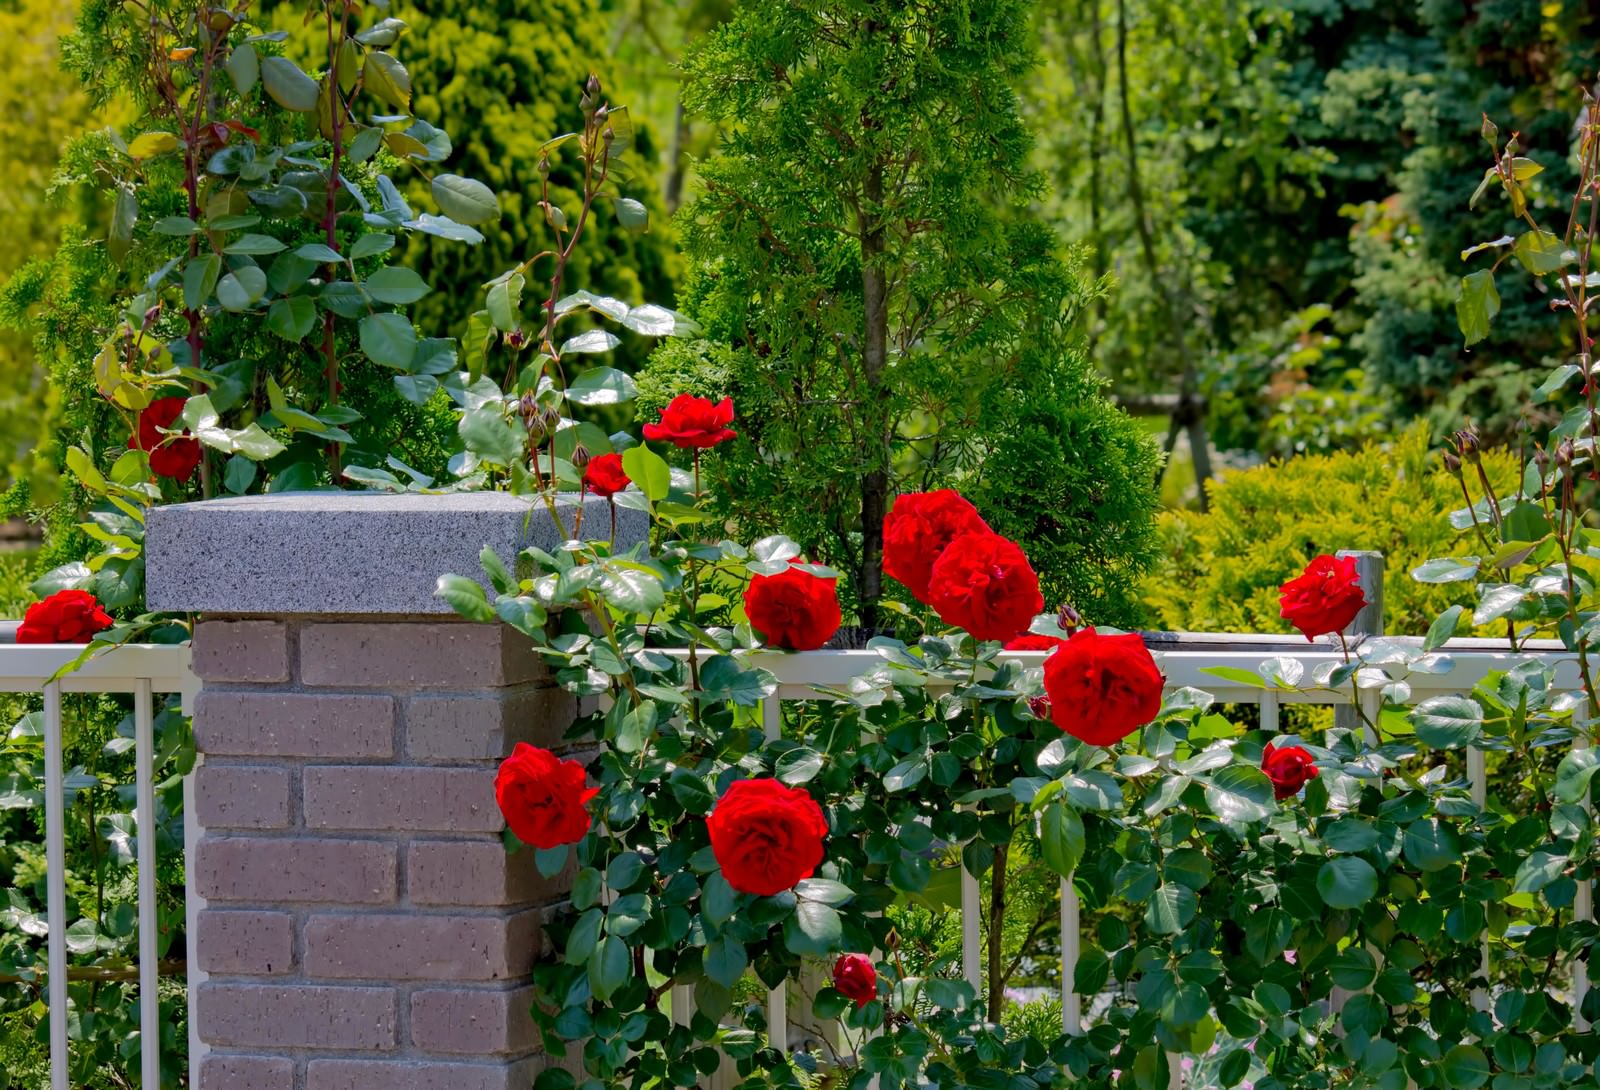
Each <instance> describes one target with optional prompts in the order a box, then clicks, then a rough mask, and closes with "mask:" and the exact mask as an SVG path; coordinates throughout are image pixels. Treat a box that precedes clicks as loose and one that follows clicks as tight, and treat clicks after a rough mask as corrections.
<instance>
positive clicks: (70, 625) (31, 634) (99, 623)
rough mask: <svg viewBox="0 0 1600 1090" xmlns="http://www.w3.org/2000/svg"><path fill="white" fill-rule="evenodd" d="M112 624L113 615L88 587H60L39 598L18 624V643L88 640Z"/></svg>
mask: <svg viewBox="0 0 1600 1090" xmlns="http://www.w3.org/2000/svg"><path fill="white" fill-rule="evenodd" d="M110 627H111V616H110V614H108V613H106V611H105V610H103V609H101V608H100V602H99V600H98V599H96V598H95V596H94V595H92V594H90V593H89V592H88V591H86V590H58V591H56V592H55V593H54V594H52V595H51V596H50V597H48V598H46V599H45V600H44V601H42V602H35V603H33V605H31V606H29V607H28V611H27V612H26V613H24V614H23V616H22V623H21V624H20V625H18V626H17V642H18V643H88V642H89V638H90V637H91V636H93V635H94V634H95V633H96V632H100V631H102V630H104V629H107V628H110Z"/></svg>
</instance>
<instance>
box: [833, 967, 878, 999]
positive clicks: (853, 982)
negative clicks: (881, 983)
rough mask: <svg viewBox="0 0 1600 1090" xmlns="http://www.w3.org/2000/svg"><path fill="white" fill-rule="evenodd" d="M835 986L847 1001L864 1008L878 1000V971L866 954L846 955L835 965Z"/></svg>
mask: <svg viewBox="0 0 1600 1090" xmlns="http://www.w3.org/2000/svg"><path fill="white" fill-rule="evenodd" d="M833 986H834V988H835V989H836V990H837V991H838V992H839V994H841V995H843V996H844V997H845V998H846V999H854V1000H855V1001H856V1006H858V1007H864V1006H866V1005H867V1004H868V1003H871V1002H872V1001H873V1000H874V999H876V998H878V970H877V969H876V968H874V967H873V965H872V959H871V958H869V957H867V955H865V954H846V955H844V956H843V957H841V958H840V959H839V960H838V961H836V962H834V963H833Z"/></svg>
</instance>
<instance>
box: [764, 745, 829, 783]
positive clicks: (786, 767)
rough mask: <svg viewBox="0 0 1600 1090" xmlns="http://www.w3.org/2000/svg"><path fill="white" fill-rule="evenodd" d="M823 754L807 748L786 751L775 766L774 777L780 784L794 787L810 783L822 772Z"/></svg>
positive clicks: (801, 747) (798, 747)
mask: <svg viewBox="0 0 1600 1090" xmlns="http://www.w3.org/2000/svg"><path fill="white" fill-rule="evenodd" d="M822 760H823V758H822V754H820V753H818V752H817V751H816V750H814V749H810V748H808V747H806V746H796V747H795V748H794V749H791V750H786V751H785V752H784V753H783V755H782V756H781V757H779V758H778V760H777V761H776V762H775V763H774V765H773V769H772V771H773V775H775V776H777V778H778V780H779V782H780V783H785V784H788V785H789V786H790V787H794V786H795V785H797V784H802V783H809V782H810V781H812V780H814V779H816V778H817V775H818V774H819V773H820V772H821V771H822Z"/></svg>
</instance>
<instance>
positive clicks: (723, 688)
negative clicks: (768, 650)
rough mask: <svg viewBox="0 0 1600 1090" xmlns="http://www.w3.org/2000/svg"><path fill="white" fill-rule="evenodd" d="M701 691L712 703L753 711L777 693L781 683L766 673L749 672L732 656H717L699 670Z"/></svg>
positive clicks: (762, 671)
mask: <svg viewBox="0 0 1600 1090" xmlns="http://www.w3.org/2000/svg"><path fill="white" fill-rule="evenodd" d="M700 689H701V691H702V692H703V693H704V694H705V695H706V697H707V698H709V699H711V700H731V701H733V703H735V704H738V705H740V706H741V707H746V708H753V707H755V705H757V704H758V703H760V702H761V701H762V700H764V699H766V698H767V697H769V696H771V695H772V694H773V693H775V692H777V691H778V683H777V681H776V680H775V679H774V678H773V676H772V675H771V674H769V673H768V672H767V671H765V670H747V669H745V668H744V667H742V666H740V665H739V661H738V660H737V659H735V658H733V657H732V656H731V655H717V656H716V657H714V658H711V659H708V660H706V662H705V664H704V665H702V666H701V667H700Z"/></svg>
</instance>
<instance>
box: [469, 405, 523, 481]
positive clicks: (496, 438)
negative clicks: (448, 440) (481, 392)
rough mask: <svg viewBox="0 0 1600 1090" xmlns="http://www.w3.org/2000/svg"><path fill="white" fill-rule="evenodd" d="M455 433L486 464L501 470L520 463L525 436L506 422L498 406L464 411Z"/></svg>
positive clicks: (520, 429)
mask: <svg viewBox="0 0 1600 1090" xmlns="http://www.w3.org/2000/svg"><path fill="white" fill-rule="evenodd" d="M459 431H460V433H461V439H462V442H464V443H465V444H466V447H467V449H468V450H470V451H471V452H472V453H474V454H476V455H477V456H478V457H480V458H483V459H484V460H486V461H489V462H493V463H494V464H495V465H502V466H511V465H516V464H518V463H519V462H521V461H522V458H523V453H524V450H525V443H526V442H527V438H528V433H527V432H526V431H524V430H523V429H522V428H519V427H517V426H516V425H514V424H512V423H511V421H509V420H507V419H506V418H505V414H504V413H502V412H501V411H500V406H499V404H498V403H494V402H491V403H489V404H485V405H480V406H478V407H477V408H476V409H470V410H468V411H467V412H466V413H465V414H464V415H463V416H462V417H461V424H460V426H459Z"/></svg>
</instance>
